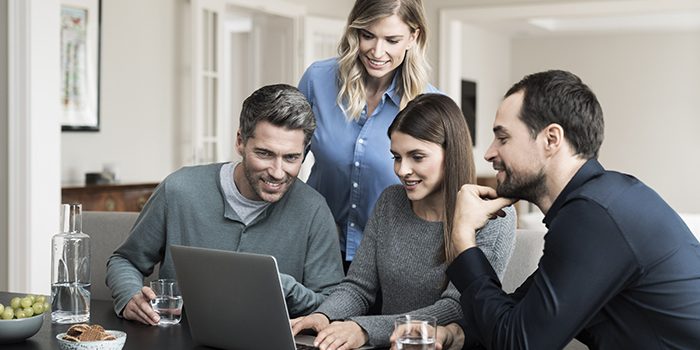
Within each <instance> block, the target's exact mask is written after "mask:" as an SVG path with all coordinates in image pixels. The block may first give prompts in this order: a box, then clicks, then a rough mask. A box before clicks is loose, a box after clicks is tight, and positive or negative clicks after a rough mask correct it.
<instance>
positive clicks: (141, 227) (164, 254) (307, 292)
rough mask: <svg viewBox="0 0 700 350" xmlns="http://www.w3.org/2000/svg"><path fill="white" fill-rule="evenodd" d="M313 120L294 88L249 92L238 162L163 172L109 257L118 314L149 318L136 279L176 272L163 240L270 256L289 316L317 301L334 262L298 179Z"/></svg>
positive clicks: (334, 278) (321, 203)
mask: <svg viewBox="0 0 700 350" xmlns="http://www.w3.org/2000/svg"><path fill="white" fill-rule="evenodd" d="M315 128H316V122H315V119H314V116H313V112H312V111H311V107H310V106H309V103H308V102H307V101H306V98H305V97H304V95H302V94H301V93H300V92H299V91H298V90H297V89H296V88H294V87H291V86H289V85H284V84H279V85H270V86H265V87H262V88H260V89H258V90H257V91H255V92H253V94H252V95H251V96H250V97H248V98H247V99H246V100H245V102H244V103H243V108H242V111H241V116H240V129H239V130H238V133H237V136H236V149H237V151H238V153H239V154H240V155H241V157H242V160H241V161H240V163H234V162H232V163H225V164H208V165H202V166H193V167H185V168H182V169H180V170H178V171H176V172H174V173H173V174H170V175H169V176H168V177H167V178H166V179H165V180H164V181H163V182H162V183H161V184H160V185H159V186H158V187H157V188H156V190H155V192H154V193H153V195H152V196H151V198H150V199H149V201H148V203H147V204H146V206H145V207H144V209H143V211H142V212H141V214H140V215H139V218H138V219H137V221H136V223H135V224H134V227H133V228H132V232H131V235H130V236H129V238H128V239H127V240H126V241H125V242H124V244H123V245H122V246H121V247H119V248H118V249H117V250H116V251H115V252H114V254H113V255H112V256H111V257H110V258H109V261H108V262H107V277H106V279H107V281H106V282H107V285H108V286H109V288H110V289H111V290H112V297H113V298H114V310H115V312H116V313H117V315H120V316H122V317H124V318H126V319H130V320H135V321H138V322H141V323H145V324H151V325H155V324H157V323H158V320H159V316H158V314H157V313H156V312H154V311H153V309H152V308H151V306H150V304H149V301H150V300H151V299H153V298H155V294H154V293H153V291H152V290H151V289H150V288H149V287H144V286H143V279H144V276H148V275H150V274H151V273H152V272H153V270H154V268H155V266H156V264H160V270H159V277H160V278H175V269H174V265H173V261H172V257H171V254H170V245H172V244H177V245H188V246H197V247H204V248H214V249H223V250H230V251H242V252H251V253H260V254H268V255H272V256H274V257H275V258H276V259H277V262H278V265H279V269H280V278H281V280H282V286H283V289H284V292H285V296H286V301H287V306H288V310H289V313H290V316H292V317H294V316H295V315H297V316H298V315H304V314H307V313H309V312H310V311H312V310H314V309H316V308H317V307H318V306H319V305H320V304H321V302H322V301H323V300H324V299H325V297H326V296H327V295H328V294H329V292H330V288H332V287H333V286H335V285H336V284H338V283H339V282H340V280H341V279H342V278H343V270H342V263H341V259H340V247H339V245H338V235H337V228H336V226H335V222H334V220H333V217H332V214H331V212H330V210H329V209H328V206H327V205H326V201H325V200H324V198H323V197H322V196H321V195H320V194H318V193H317V192H316V191H314V190H313V189H312V188H311V187H309V186H307V185H306V184H304V183H303V182H301V181H300V180H298V179H297V175H298V174H299V170H300V168H301V163H302V160H303V156H304V149H305V146H306V145H308V143H309V140H310V138H311V135H312V134H313V132H314V129H315ZM220 278H222V279H225V278H227V277H226V276H225V275H224V276H220ZM212 302H214V301H212Z"/></svg>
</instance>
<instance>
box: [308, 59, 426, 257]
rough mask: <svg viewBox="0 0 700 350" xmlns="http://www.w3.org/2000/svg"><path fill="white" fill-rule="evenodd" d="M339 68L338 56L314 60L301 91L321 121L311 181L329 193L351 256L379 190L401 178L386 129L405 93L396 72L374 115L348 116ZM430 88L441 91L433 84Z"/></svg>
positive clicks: (345, 248)
mask: <svg viewBox="0 0 700 350" xmlns="http://www.w3.org/2000/svg"><path fill="white" fill-rule="evenodd" d="M337 73H338V62H337V59H336V58H331V59H327V60H323V61H318V62H315V63H313V64H312V65H311V66H310V67H309V68H308V69H307V70H306V72H305V73H304V75H303V76H302V78H301V81H300V82H299V90H301V92H302V93H303V94H304V95H305V96H306V98H307V99H308V100H309V102H310V103H311V106H312V107H313V111H314V114H315V116H316V124H317V127H316V132H315V133H314V136H313V138H312V140H311V152H313V154H314V157H315V163H314V166H313V168H312V169H311V174H310V176H309V179H308V181H307V183H308V184H309V185H311V186H312V187H313V188H315V189H316V190H317V191H318V192H320V193H321V194H322V195H323V196H324V197H326V201H327V202H328V206H329V207H330V208H331V211H332V212H333V216H334V217H335V221H336V224H337V225H338V227H339V229H340V247H341V249H342V250H343V251H344V252H345V258H346V260H348V261H350V260H352V258H353V257H354V256H355V251H356V250H357V247H358V246H359V245H360V241H361V239H362V231H363V230H364V228H365V224H366V223H367V219H368V218H369V215H370V214H371V212H372V210H373V208H374V204H375V203H376V202H377V199H378V198H379V195H380V194H381V193H382V191H384V189H385V188H387V187H388V186H390V185H393V184H396V183H399V179H398V178H397V177H396V175H395V174H394V168H393V160H392V159H391V152H390V151H389V147H390V140H389V138H388V137H387V135H386V133H387V130H388V129H389V125H391V123H392V122H393V121H394V118H395V117H396V115H397V114H398V113H399V106H400V103H401V97H400V96H399V95H397V94H396V77H397V76H398V75H397V74H395V75H394V79H393V80H392V82H391V85H389V87H388V88H387V90H386V92H384V95H382V99H381V101H380V102H379V105H378V106H377V108H375V110H374V111H373V112H372V115H371V116H369V117H368V116H367V106H365V108H364V110H363V111H362V115H361V117H360V119H358V120H350V121H348V119H347V118H346V117H345V115H344V114H343V111H342V110H341V109H340V107H339V106H338V104H337V103H336V100H337V97H338V74H337ZM427 92H437V90H436V89H435V88H434V87H433V86H428V89H427Z"/></svg>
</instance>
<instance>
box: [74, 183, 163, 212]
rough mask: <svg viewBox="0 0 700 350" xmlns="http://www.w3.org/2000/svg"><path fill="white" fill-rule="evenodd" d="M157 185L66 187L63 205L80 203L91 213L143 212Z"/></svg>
mask: <svg viewBox="0 0 700 350" xmlns="http://www.w3.org/2000/svg"><path fill="white" fill-rule="evenodd" d="M156 186H158V184H157V183H139V184H114V185H87V186H66V187H63V188H62V189H61V202H62V203H80V204H82V205H83V210H90V211H141V209H143V206H144V205H145V204H146V201H148V198H150V197H151V194H152V193H153V190H154V189H155V188H156Z"/></svg>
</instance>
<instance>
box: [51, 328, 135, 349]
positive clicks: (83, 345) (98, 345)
mask: <svg viewBox="0 0 700 350" xmlns="http://www.w3.org/2000/svg"><path fill="white" fill-rule="evenodd" d="M106 332H107V333H108V334H111V335H113V336H114V337H115V338H117V339H114V340H96V341H81V342H74V341H70V340H65V339H63V336H65V335H66V333H61V334H58V335H56V339H57V340H58V346H59V347H60V348H61V350H121V348H122V347H124V343H125V342H126V333H124V332H122V331H106Z"/></svg>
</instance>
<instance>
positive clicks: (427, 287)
mask: <svg viewBox="0 0 700 350" xmlns="http://www.w3.org/2000/svg"><path fill="white" fill-rule="evenodd" d="M506 213H507V215H506V217H505V218H499V219H496V220H493V221H491V222H489V223H488V224H487V225H486V226H485V227H484V228H483V229H482V230H481V231H480V232H479V233H478V235H477V238H476V241H477V245H478V246H479V248H481V250H483V251H484V253H485V254H486V257H487V258H488V260H489V262H490V263H491V265H493V267H494V270H495V271H496V273H498V275H499V277H501V276H502V275H503V272H504V271H505V268H506V264H507V263H508V259H510V256H511V254H512V252H513V247H514V244H515V224H516V217H515V211H514V210H513V208H510V207H509V208H506ZM443 249H444V248H443V233H442V223H441V222H429V221H425V220H423V219H421V218H419V217H418V216H416V214H414V213H413V210H412V209H411V203H410V201H409V199H408V197H407V196H406V192H405V191H404V189H403V188H402V187H401V186H400V185H397V186H391V187H389V188H387V189H386V190H385V191H384V192H383V193H382V195H381V197H380V198H379V200H378V201H377V204H376V206H375V209H374V212H373V213H372V216H371V217H370V219H369V222H368V223H367V226H366V227H365V231H364V237H363V238H362V243H361V244H360V247H359V249H358V251H357V255H355V258H354V259H353V262H352V265H350V270H349V271H348V275H347V276H346V277H345V279H344V280H343V282H342V283H341V284H340V285H338V286H337V287H336V288H335V289H334V290H333V293H332V294H331V295H330V296H329V297H328V298H327V299H326V300H325V301H324V302H323V303H322V304H321V306H319V308H318V309H317V310H316V312H320V313H323V314H325V315H326V316H328V318H329V319H330V320H352V321H355V322H357V323H358V324H359V325H360V326H361V327H362V328H363V329H364V330H365V331H366V332H367V334H368V335H369V344H370V345H373V346H387V345H389V344H390V343H389V336H390V335H391V333H392V331H393V322H394V320H395V319H396V317H397V316H399V315H402V314H407V313H410V314H423V315H431V316H435V317H436V318H437V322H438V324H439V325H444V324H447V323H450V322H453V321H456V320H458V319H460V318H461V317H462V310H461V307H460V305H459V297H460V295H459V292H458V291H457V289H455V287H454V286H453V285H452V284H451V283H449V280H448V279H447V276H446V275H445V269H446V268H447V266H446V264H445V262H444V261H443ZM448 283H449V284H448ZM378 293H381V295H382V299H383V301H382V310H381V313H382V314H381V315H375V316H364V315H366V314H367V312H368V310H369V308H370V306H371V305H372V304H373V303H374V301H375V299H376V295H377V294H378Z"/></svg>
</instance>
